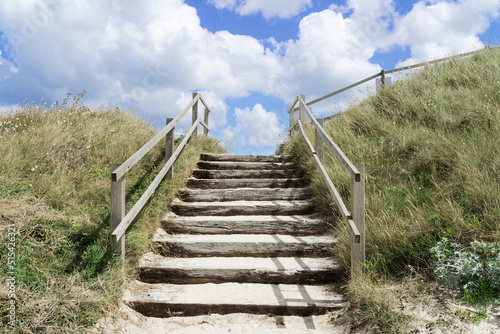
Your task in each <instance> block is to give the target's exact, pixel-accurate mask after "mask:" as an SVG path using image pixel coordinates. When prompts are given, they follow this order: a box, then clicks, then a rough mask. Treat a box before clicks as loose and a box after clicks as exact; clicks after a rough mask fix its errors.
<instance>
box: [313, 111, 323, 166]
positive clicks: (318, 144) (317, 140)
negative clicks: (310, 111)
mask: <svg viewBox="0 0 500 334" xmlns="http://www.w3.org/2000/svg"><path fill="white" fill-rule="evenodd" d="M317 121H318V123H319V124H320V125H321V126H323V124H324V123H325V121H324V120H323V119H322V118H320V119H318V120H317ZM314 149H315V150H316V153H317V154H318V158H320V159H321V160H323V157H324V155H325V153H324V152H325V150H324V145H323V136H322V135H321V133H320V132H319V131H318V129H315V133H314Z"/></svg>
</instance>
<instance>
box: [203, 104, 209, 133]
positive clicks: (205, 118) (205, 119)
mask: <svg viewBox="0 0 500 334" xmlns="http://www.w3.org/2000/svg"><path fill="white" fill-rule="evenodd" d="M208 113H209V110H208V109H207V108H205V115H204V117H203V122H204V123H205V124H206V125H208ZM203 133H204V134H205V136H207V135H208V129H207V128H205V130H203Z"/></svg>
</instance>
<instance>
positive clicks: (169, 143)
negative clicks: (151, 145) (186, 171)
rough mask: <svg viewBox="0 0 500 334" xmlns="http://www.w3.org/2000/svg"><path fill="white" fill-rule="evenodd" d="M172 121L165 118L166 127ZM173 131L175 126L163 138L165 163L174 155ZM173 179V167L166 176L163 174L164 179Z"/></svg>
mask: <svg viewBox="0 0 500 334" xmlns="http://www.w3.org/2000/svg"><path fill="white" fill-rule="evenodd" d="M173 120H174V119H173V118H167V125H168V124H169V123H170V122H172V121H173ZM174 131H175V126H174V127H173V128H172V130H170V131H169V132H168V133H167V135H166V136H165V162H167V161H168V159H170V157H171V156H172V154H174V143H175V141H174ZM173 177H174V165H172V167H170V169H169V170H168V172H167V174H165V178H166V179H169V180H170V179H172V178H173Z"/></svg>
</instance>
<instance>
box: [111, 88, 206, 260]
mask: <svg viewBox="0 0 500 334" xmlns="http://www.w3.org/2000/svg"><path fill="white" fill-rule="evenodd" d="M198 101H201V102H202V103H203V104H204V105H205V107H206V109H205V115H204V116H205V117H204V120H203V121H202V120H201V119H199V118H198ZM189 109H192V112H193V124H192V126H191V128H190V129H189V131H188V132H187V133H186V134H185V135H184V138H183V139H182V141H181V143H180V144H179V146H178V147H177V149H176V150H175V151H174V129H175V125H176V124H177V123H179V121H180V120H181V118H182V117H183V116H185V114H186V113H187V112H188V110H189ZM209 112H210V109H209V108H208V106H207V105H206V102H205V100H203V97H202V96H201V95H200V94H197V93H194V94H193V99H192V100H191V102H190V103H189V104H188V105H187V106H186V107H185V108H184V109H183V110H182V111H181V112H180V113H179V115H177V117H175V118H173V119H172V118H168V119H167V126H165V127H164V128H163V129H162V130H161V131H160V132H159V133H158V134H157V135H155V136H154V137H153V138H152V139H151V140H149V141H148V142H147V143H146V144H145V145H144V146H143V147H141V148H140V149H139V150H138V151H137V152H135V153H134V154H133V155H132V156H131V157H130V158H128V159H127V160H126V161H125V162H124V163H123V164H121V165H118V164H112V165H111V218H110V230H111V247H112V249H113V250H114V251H118V252H121V257H122V258H123V259H124V257H125V232H126V231H127V228H128V227H129V226H130V225H131V224H132V222H133V221H134V219H135V218H136V217H137V215H138V214H139V213H140V211H141V210H142V208H143V207H144V206H145V205H146V203H147V202H148V200H149V199H150V198H151V196H153V194H154V192H155V191H156V188H158V186H159V184H160V183H161V181H162V180H163V179H165V178H172V177H173V165H174V163H175V161H176V160H177V158H178V157H179V155H180V153H181V152H182V150H183V149H184V147H185V146H186V144H187V142H188V140H189V139H190V138H191V137H192V136H193V135H195V134H196V131H197V128H198V126H199V125H200V124H201V125H202V126H203V127H204V128H205V133H207V132H208V131H209V130H210V129H209V127H208V114H209ZM195 116H196V117H195ZM164 137H165V138H166V142H165V160H166V162H165V165H164V166H163V167H162V169H161V170H160V172H159V173H158V175H156V177H155V179H154V180H153V182H152V183H151V184H150V185H149V186H148V188H147V189H146V191H145V192H144V193H143V194H142V196H141V197H140V198H139V200H138V201H137V202H136V203H135V204H134V206H133V207H132V209H130V211H129V212H128V213H125V178H126V173H127V172H128V171H129V170H130V169H131V168H132V167H133V166H134V165H135V164H136V163H137V162H138V161H139V160H140V159H141V158H143V157H144V156H145V155H146V154H147V153H148V152H149V151H150V150H151V149H152V148H153V147H154V146H155V145H156V144H158V142H160V140H162V138H164Z"/></svg>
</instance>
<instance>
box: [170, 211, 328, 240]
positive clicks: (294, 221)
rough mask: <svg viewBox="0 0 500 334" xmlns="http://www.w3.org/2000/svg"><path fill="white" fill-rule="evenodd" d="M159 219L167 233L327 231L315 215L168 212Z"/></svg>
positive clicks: (301, 232) (310, 232) (289, 232)
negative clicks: (208, 214) (181, 214)
mask: <svg viewBox="0 0 500 334" xmlns="http://www.w3.org/2000/svg"><path fill="white" fill-rule="evenodd" d="M162 223H163V228H164V229H165V230H166V231H168V232H169V233H185V234H265V233H267V234H276V233H279V234H290V235H315V234H316V235H317V234H324V233H326V232H327V224H325V221H324V220H322V219H319V218H318V217H316V216H314V215H294V216H194V217H189V216H188V217H182V216H177V215H175V214H172V213H169V214H168V215H167V216H166V217H165V218H164V219H163V222H162Z"/></svg>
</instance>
